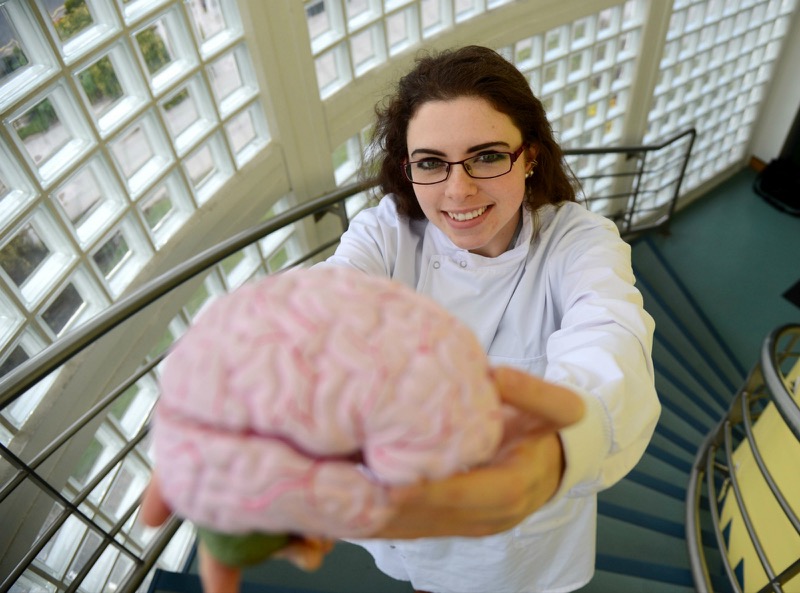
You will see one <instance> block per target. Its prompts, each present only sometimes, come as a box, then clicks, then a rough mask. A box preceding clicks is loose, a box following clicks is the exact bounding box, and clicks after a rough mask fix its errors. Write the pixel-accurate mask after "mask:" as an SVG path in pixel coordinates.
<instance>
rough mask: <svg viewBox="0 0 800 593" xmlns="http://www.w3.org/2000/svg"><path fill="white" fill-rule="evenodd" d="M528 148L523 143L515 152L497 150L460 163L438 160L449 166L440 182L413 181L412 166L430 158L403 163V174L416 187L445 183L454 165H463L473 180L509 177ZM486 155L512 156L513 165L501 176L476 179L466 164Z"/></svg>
mask: <svg viewBox="0 0 800 593" xmlns="http://www.w3.org/2000/svg"><path fill="white" fill-rule="evenodd" d="M527 147H528V145H527V144H525V143H523V144H522V146H520V147H519V148H518V149H517V150H515V151H514V152H505V151H502V150H497V151H492V152H490V153H484V154H476V155H475V156H471V157H469V158H466V159H462V160H460V161H443V160H441V159H436V160H437V162H440V163H444V164H445V165H447V169H446V171H447V174H446V175H445V177H444V179H441V180H440V181H414V180H413V179H411V165H414V164H416V163H424V162H425V161H430V160H431V158H430V157H428V158H425V159H420V160H418V161H406V162H404V163H403V173H404V174H405V176H406V179H408V180H409V181H410V182H411V183H413V184H414V185H436V184H437V183H444V182H445V181H447V180H448V179H450V171H452V170H453V165H461V166H462V167H464V171H465V172H466V174H467V175H469V176H470V177H472V178H473V179H496V178H497V177H502V176H503V175H508V174H509V173H511V169H513V168H514V163H516V162H517V160H518V159H519V157H520V155H521V154H522V153H523V152H524V150H525V149H526V148H527ZM486 154H507V155H508V156H510V157H511V164H510V165H509V167H508V171H506V172H505V173H500V174H499V175H492V176H491V177H476V176H475V175H473V174H472V173H470V171H469V168H468V167H467V166H466V165H465V164H464V163H466V162H467V161H471V160H472V159H476V158H480V157H482V156H486Z"/></svg>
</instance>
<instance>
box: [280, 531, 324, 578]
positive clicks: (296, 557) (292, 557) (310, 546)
mask: <svg viewBox="0 0 800 593" xmlns="http://www.w3.org/2000/svg"><path fill="white" fill-rule="evenodd" d="M334 543H335V542H334V541H333V540H330V539H327V538H316V537H304V538H298V539H296V540H293V541H292V542H291V543H289V544H288V545H287V546H286V547H284V548H282V549H281V550H279V551H278V552H276V553H275V558H283V559H284V560H288V561H289V562H291V563H292V564H294V565H295V566H297V567H298V568H299V569H301V570H305V571H307V572H313V571H315V570H317V569H318V568H319V567H320V566H322V562H323V561H324V560H325V556H326V555H327V554H328V552H330V551H331V550H332V549H333V546H334Z"/></svg>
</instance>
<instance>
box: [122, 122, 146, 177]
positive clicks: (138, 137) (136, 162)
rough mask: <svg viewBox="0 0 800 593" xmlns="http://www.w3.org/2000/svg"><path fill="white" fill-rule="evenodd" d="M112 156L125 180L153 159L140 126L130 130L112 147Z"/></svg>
mask: <svg viewBox="0 0 800 593" xmlns="http://www.w3.org/2000/svg"><path fill="white" fill-rule="evenodd" d="M111 149H112V151H113V152H114V156H115V157H116V158H117V162H118V163H119V165H120V167H121V168H122V173H123V174H124V175H125V177H126V178H127V179H130V178H131V177H133V175H134V174H135V173H136V172H137V171H138V170H139V169H141V168H142V167H143V166H144V164H145V163H147V162H148V161H149V160H150V159H151V158H153V156H154V155H153V149H152V147H151V146H150V142H149V141H148V139H147V134H146V133H145V131H144V129H143V127H142V125H141V124H139V125H136V126H134V127H133V128H131V129H130V130H129V131H128V132H127V133H126V134H125V135H124V136H123V137H122V138H120V139H119V140H117V141H116V142H114V144H113V146H112V148H111Z"/></svg>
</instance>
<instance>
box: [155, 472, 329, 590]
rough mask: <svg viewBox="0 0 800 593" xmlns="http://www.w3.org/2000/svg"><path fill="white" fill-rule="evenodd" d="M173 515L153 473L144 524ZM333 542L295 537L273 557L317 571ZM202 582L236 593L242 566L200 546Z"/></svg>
mask: <svg viewBox="0 0 800 593" xmlns="http://www.w3.org/2000/svg"><path fill="white" fill-rule="evenodd" d="M171 514H172V511H171V510H170V508H169V506H168V505H167V503H166V502H165V501H164V498H163V496H162V495H161V490H160V486H159V481H158V474H157V473H153V476H152V478H151V479H150V484H148V486H147V489H146V490H145V493H144V497H143V499H142V509H141V519H142V522H143V523H144V524H145V525H149V526H150V527H158V526H159V525H161V524H163V523H164V521H166V520H167V519H168V518H169V516H170V515H171ZM333 546H334V541H333V540H330V539H326V538H318V537H302V538H301V537H293V538H292V539H291V540H290V541H289V544H288V545H287V546H286V547H284V548H283V549H281V550H279V551H278V552H276V553H275V554H273V556H272V557H273V558H283V559H284V560H288V561H289V562H291V563H292V564H294V565H295V566H297V567H298V568H301V569H302V570H307V571H313V570H317V569H318V568H319V567H320V566H321V565H322V561H323V559H324V558H325V556H326V554H328V552H330V551H331V550H332V549H333ZM198 559H199V572H200V581H201V583H202V585H203V591H204V592H205V593H233V592H235V591H238V590H239V586H240V584H241V580H242V569H241V567H236V566H228V565H226V564H224V563H222V562H220V561H219V560H217V559H216V558H215V557H214V556H213V555H211V553H209V551H208V550H207V549H206V546H205V544H203V543H202V541H201V543H200V545H199V547H198Z"/></svg>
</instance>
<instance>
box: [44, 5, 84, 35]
mask: <svg viewBox="0 0 800 593" xmlns="http://www.w3.org/2000/svg"><path fill="white" fill-rule="evenodd" d="M45 4H46V5H47V12H48V14H49V15H50V18H51V19H52V21H53V25H54V26H55V28H56V32H58V36H59V37H60V38H61V41H69V40H70V39H71V38H73V37H74V36H75V35H77V34H79V33H80V32H81V31H84V30H86V29H88V28H89V27H91V26H92V24H93V23H94V19H93V18H92V13H91V12H90V11H89V7H88V6H86V0H66V1H64V0H46V2H45Z"/></svg>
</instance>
